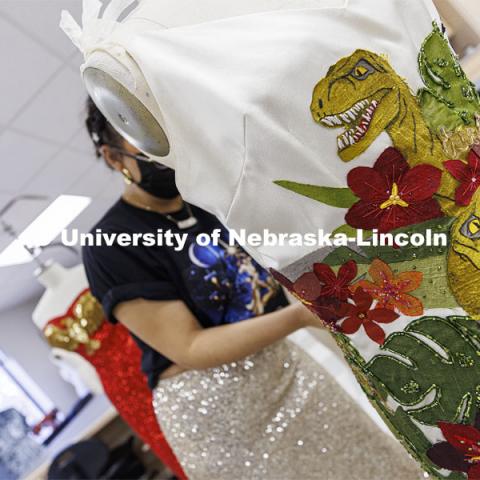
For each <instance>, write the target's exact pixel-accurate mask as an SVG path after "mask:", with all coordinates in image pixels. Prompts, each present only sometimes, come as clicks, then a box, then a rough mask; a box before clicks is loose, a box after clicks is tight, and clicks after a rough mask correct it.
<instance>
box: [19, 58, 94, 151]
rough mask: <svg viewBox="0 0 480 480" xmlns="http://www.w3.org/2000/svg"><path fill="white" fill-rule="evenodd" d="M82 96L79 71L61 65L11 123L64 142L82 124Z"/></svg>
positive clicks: (83, 93) (83, 90) (82, 88)
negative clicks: (44, 86)
mask: <svg viewBox="0 0 480 480" xmlns="http://www.w3.org/2000/svg"><path fill="white" fill-rule="evenodd" d="M85 98H86V93H85V88H84V86H83V83H82V81H81V79H80V75H79V74H75V73H74V72H73V71H72V69H71V68H69V67H65V68H63V69H62V70H61V71H60V72H58V74H57V75H56V76H55V77H54V78H53V79H52V81H51V82H50V83H49V85H48V86H47V87H46V88H45V89H44V90H42V91H41V92H40V93H39V94H38V95H37V96H36V97H35V99H34V100H33V101H32V103H31V104H30V105H29V106H28V108H26V109H25V110H24V111H23V112H22V114H21V115H20V116H19V117H18V118H17V119H16V120H15V122H14V124H13V126H14V127H16V128H18V129H20V130H22V131H24V132H31V133H33V134H35V135H37V136H40V137H44V138H47V139H50V140H53V141H57V142H58V141H61V142H66V141H68V140H69V139H70V138H72V137H73V136H74V135H75V133H76V132H77V131H78V130H79V128H80V127H81V125H82V124H83V120H84V119H83V112H84V104H85Z"/></svg>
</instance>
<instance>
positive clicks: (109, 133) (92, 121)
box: [85, 97, 123, 158]
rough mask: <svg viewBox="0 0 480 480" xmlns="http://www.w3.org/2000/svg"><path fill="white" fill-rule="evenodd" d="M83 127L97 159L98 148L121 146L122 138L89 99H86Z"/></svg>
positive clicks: (98, 155) (99, 154)
mask: <svg viewBox="0 0 480 480" xmlns="http://www.w3.org/2000/svg"><path fill="white" fill-rule="evenodd" d="M85 125H86V127H87V130H88V134H89V135H90V138H91V139H92V142H93V145H94V146H95V154H96V155H97V157H98V158H100V157H101V156H102V154H101V152H100V148H101V147H102V146H103V145H111V146H114V147H121V146H122V142H123V138H122V136H121V135H120V134H119V133H118V132H117V131H116V130H115V129H114V128H113V127H112V125H111V124H110V122H109V121H108V120H107V119H106V118H105V116H104V115H103V113H102V112H101V111H100V110H99V109H98V107H97V106H96V105H95V103H94V102H93V100H92V99H91V98H90V97H88V99H87V119H86V120H85Z"/></svg>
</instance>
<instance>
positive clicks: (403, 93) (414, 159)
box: [311, 50, 456, 214]
mask: <svg viewBox="0 0 480 480" xmlns="http://www.w3.org/2000/svg"><path fill="white" fill-rule="evenodd" d="M311 112H312V115H313V118H314V120H315V121H316V122H317V123H319V124H320V125H322V126H325V127H327V128H343V129H344V132H343V133H341V134H340V135H339V136H338V137H337V143H338V154H339V156H340V158H341V159H342V160H343V161H345V162H350V161H352V160H354V159H355V158H357V157H358V156H359V155H361V154H362V153H364V152H365V151H366V150H367V149H368V148H369V147H370V146H371V145H372V143H373V142H374V141H375V140H376V139H377V138H378V137H379V135H380V134H381V133H382V132H384V131H385V132H387V133H388V135H389V136H390V138H391V140H392V143H393V145H394V147H395V148H397V149H398V150H399V151H400V152H401V153H402V154H403V156H404V157H405V158H406V159H407V161H408V163H409V165H410V166H412V167H413V166H416V165H419V164H422V163H423V164H425V163H426V164H429V165H433V166H434V167H437V168H439V169H440V170H444V167H443V162H444V161H445V160H446V157H445V154H444V152H443V148H442V144H441V142H440V141H439V140H438V138H437V137H436V136H435V135H433V133H432V132H431V131H430V129H429V127H428V125H427V123H426V122H425V120H424V118H423V114H422V111H421V109H420V105H419V104H418V101H417V99H416V97H415V96H414V95H413V94H412V92H411V91H410V88H409V87H408V85H407V83H406V82H405V80H404V79H403V78H401V77H400V76H399V75H398V74H397V73H396V72H395V70H394V69H393V68H392V66H391V65H390V64H389V62H388V60H387V59H386V58H385V57H383V56H381V55H377V54H375V53H372V52H368V51H366V50H356V51H355V52H354V53H353V54H352V55H350V56H349V57H346V58H342V59H341V60H339V61H338V62H337V63H336V64H335V65H333V66H332V67H330V69H329V70H328V73H327V75H326V76H325V77H324V78H323V79H322V80H321V81H320V82H319V83H318V84H317V85H316V87H315V90H314V92H313V99H312V104H311ZM455 188H456V181H455V179H454V178H453V177H452V176H451V175H449V174H444V175H443V177H442V184H441V187H440V190H439V192H438V193H439V195H440V196H441V197H442V198H443V199H444V200H443V202H442V203H443V205H442V206H443V208H444V210H445V211H446V212H447V213H450V214H452V213H453V214H454V213H456V208H455V204H454V201H453V197H454V192H455Z"/></svg>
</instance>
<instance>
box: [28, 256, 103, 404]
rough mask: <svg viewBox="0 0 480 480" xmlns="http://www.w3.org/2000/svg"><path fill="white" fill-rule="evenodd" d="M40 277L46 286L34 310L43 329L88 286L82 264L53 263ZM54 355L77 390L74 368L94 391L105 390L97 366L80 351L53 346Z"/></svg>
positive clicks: (37, 323) (34, 319)
mask: <svg viewBox="0 0 480 480" xmlns="http://www.w3.org/2000/svg"><path fill="white" fill-rule="evenodd" d="M37 280H38V281H39V282H40V283H41V284H42V285H43V286H44V287H45V288H46V291H45V293H44V294H43V296H42V298H41V299H40V301H39V302H38V305H37V307H36V308H35V310H34V312H33V314H32V319H33V322H34V323H35V325H36V326H37V327H38V328H39V329H40V330H41V331H43V330H44V328H45V326H46V325H47V324H48V322H49V321H50V320H51V319H52V318H57V317H60V316H61V315H63V314H64V313H65V312H66V311H67V310H68V308H69V306H70V305H71V303H72V299H74V298H75V297H77V295H78V293H79V292H81V291H83V290H85V289H86V288H87V287H88V282H87V277H86V275H85V270H84V268H83V266H82V265H78V266H76V267H74V268H72V269H66V268H64V267H63V266H62V265H60V264H58V263H51V264H49V265H48V266H47V267H46V268H45V269H42V270H41V271H39V272H38V273H37ZM51 359H52V361H53V362H54V363H55V364H56V365H57V366H58V368H59V369H60V374H61V375H62V377H63V378H64V379H65V380H67V381H69V382H70V383H73V385H74V387H75V389H76V390H77V392H78V391H79V389H81V386H80V385H78V381H77V380H76V379H75V375H73V374H72V372H75V373H76V374H77V375H78V376H79V377H80V380H81V383H83V384H84V385H85V386H86V387H87V388H88V389H89V390H90V391H91V392H92V393H94V394H96V395H99V394H102V393H104V391H103V387H102V384H101V382H100V379H99V378H98V375H97V373H96V371H95V369H94V368H93V366H92V365H91V364H90V363H89V362H88V361H87V360H85V359H84V358H83V357H82V356H81V355H79V354H78V353H76V352H69V351H67V350H63V349H60V348H53V349H52V356H51Z"/></svg>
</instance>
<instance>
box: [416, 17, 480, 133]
mask: <svg viewBox="0 0 480 480" xmlns="http://www.w3.org/2000/svg"><path fill="white" fill-rule="evenodd" d="M418 63H419V67H420V75H421V76H422V79H423V82H424V84H425V88H422V89H420V90H419V92H418V99H419V101H420V105H421V106H422V110H423V115H424V118H425V119H426V121H427V123H428V124H429V126H430V128H431V129H432V131H433V132H435V134H441V131H442V129H444V130H446V131H450V132H452V131H455V130H456V129H457V128H462V127H465V126H471V127H473V126H475V125H476V113H477V112H478V111H479V110H480V98H479V95H478V93H477V91H476V88H475V85H474V84H473V83H472V82H471V81H470V80H469V79H468V78H467V76H466V75H465V72H464V71H463V70H462V67H461V66H460V63H459V61H458V58H457V56H456V55H455V54H454V52H453V51H452V49H451V48H450V45H449V43H448V40H447V38H446V37H445V35H444V34H443V33H442V31H441V30H440V28H439V27H438V25H437V23H436V22H434V24H433V32H432V33H431V34H430V35H429V36H428V37H427V38H426V39H425V42H424V43H423V46H422V49H421V51H420V55H419V59H418Z"/></svg>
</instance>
